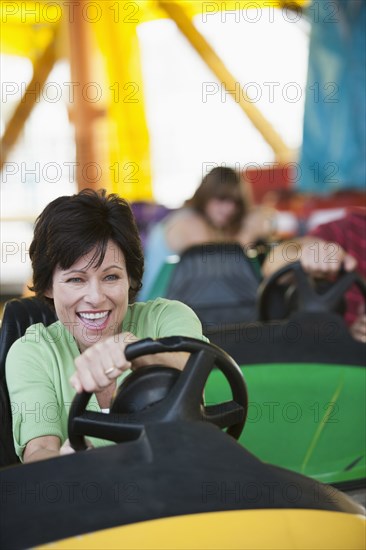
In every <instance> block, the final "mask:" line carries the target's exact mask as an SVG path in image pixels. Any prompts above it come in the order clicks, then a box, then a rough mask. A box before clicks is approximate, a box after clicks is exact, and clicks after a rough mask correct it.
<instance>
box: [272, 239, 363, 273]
mask: <svg viewBox="0 0 366 550" xmlns="http://www.w3.org/2000/svg"><path fill="white" fill-rule="evenodd" d="M296 261H300V262H301V265H302V267H303V268H304V270H305V271H306V272H307V273H309V275H312V276H313V277H320V278H321V277H328V276H332V275H336V274H337V273H338V271H339V270H340V268H341V267H342V266H343V267H344V269H345V270H346V271H353V270H354V269H356V267H357V260H356V259H355V258H354V257H353V256H351V255H350V254H347V252H346V251H345V250H344V249H343V248H342V247H341V246H340V245H339V244H338V243H331V242H327V241H324V240H323V239H320V238H318V237H302V238H299V239H293V240H291V241H284V242H282V243H280V244H279V245H278V246H276V247H274V248H273V249H272V250H271V252H270V253H269V254H268V256H267V258H266V260H265V262H264V264H263V266H262V273H263V276H264V277H269V276H270V275H272V273H275V272H276V271H278V270H279V269H280V268H281V267H283V266H284V265H287V264H289V263H293V262H296Z"/></svg>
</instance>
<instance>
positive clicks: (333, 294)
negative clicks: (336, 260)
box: [258, 262, 366, 321]
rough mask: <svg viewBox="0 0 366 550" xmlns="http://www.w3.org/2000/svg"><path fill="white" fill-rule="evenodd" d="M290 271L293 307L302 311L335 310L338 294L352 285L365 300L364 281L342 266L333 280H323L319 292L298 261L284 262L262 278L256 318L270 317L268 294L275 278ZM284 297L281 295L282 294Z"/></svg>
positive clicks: (339, 297) (271, 292) (365, 284)
mask: <svg viewBox="0 0 366 550" xmlns="http://www.w3.org/2000/svg"><path fill="white" fill-rule="evenodd" d="M289 272H292V273H293V274H294V279H295V281H294V284H295V287H296V291H297V309H298V310H299V311H302V312H313V313H314V312H316V313H320V312H332V311H336V309H337V307H338V305H339V303H340V301H341V299H342V297H343V296H344V294H345V293H346V292H347V290H348V289H349V288H350V287H351V286H352V285H353V284H355V285H357V286H358V288H359V289H360V291H361V293H362V295H363V297H364V300H365V301H366V281H365V279H364V278H363V277H361V275H359V273H357V272H355V271H351V272H346V271H344V270H342V271H341V272H340V273H339V276H338V277H337V279H336V280H335V281H334V282H329V281H327V288H326V289H325V288H324V286H323V288H322V292H321V293H320V292H317V290H316V286H315V285H314V280H313V278H312V277H311V276H310V275H308V274H307V273H306V272H305V271H304V269H303V267H302V265H301V263H300V262H294V263H291V264H287V265H285V266H284V267H282V268H281V269H279V270H278V271H276V272H275V273H273V274H272V275H271V276H270V277H268V279H266V280H265V281H263V282H262V284H261V285H260V287H259V291H258V314H259V320H260V321H270V320H272V319H274V316H273V314H271V297H272V294H273V293H274V292H275V288H276V285H277V282H278V279H279V278H280V277H282V276H283V275H285V274H286V273H289ZM283 299H284V300H285V296H284V297H283Z"/></svg>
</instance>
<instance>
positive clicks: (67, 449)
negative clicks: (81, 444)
mask: <svg viewBox="0 0 366 550" xmlns="http://www.w3.org/2000/svg"><path fill="white" fill-rule="evenodd" d="M85 443H86V447H87V450H88V451H89V450H90V449H93V448H94V447H93V445H92V443H91V441H89V439H87V438H85ZM75 452H76V451H75V449H73V448H72V447H71V445H70V441H69V440H68V439H66V441H65V443H63V445H62V447H61V448H60V455H61V456H64V455H71V454H73V453H75Z"/></svg>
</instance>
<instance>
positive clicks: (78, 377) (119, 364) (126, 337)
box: [70, 332, 137, 393]
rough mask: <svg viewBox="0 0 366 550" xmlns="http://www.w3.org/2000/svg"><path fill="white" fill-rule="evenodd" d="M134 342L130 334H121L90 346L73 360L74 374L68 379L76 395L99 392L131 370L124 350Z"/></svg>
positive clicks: (132, 335)
mask: <svg viewBox="0 0 366 550" xmlns="http://www.w3.org/2000/svg"><path fill="white" fill-rule="evenodd" d="M136 341H137V338H136V336H134V334H132V333H131V332H122V333H120V334H116V335H114V336H109V337H108V338H106V339H105V340H102V341H101V342H98V343H97V344H94V345H93V346H90V348H88V349H86V350H85V351H84V352H83V353H82V354H81V355H79V357H77V358H76V359H75V367H76V372H75V373H74V374H73V375H72V377H71V378H70V383H71V385H72V386H73V387H74V388H75V389H76V391H77V393H81V392H82V391H87V392H89V393H93V392H100V391H102V390H104V389H105V388H107V387H108V386H110V385H111V384H112V383H114V380H115V379H116V378H118V376H120V374H121V373H122V372H123V371H125V370H127V369H129V368H131V363H130V362H129V361H127V359H126V356H125V349H126V346H127V345H128V344H131V343H132V342H136Z"/></svg>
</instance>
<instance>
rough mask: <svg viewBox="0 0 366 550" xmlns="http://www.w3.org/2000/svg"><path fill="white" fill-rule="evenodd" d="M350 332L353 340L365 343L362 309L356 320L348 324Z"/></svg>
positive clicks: (364, 318)
mask: <svg viewBox="0 0 366 550" xmlns="http://www.w3.org/2000/svg"><path fill="white" fill-rule="evenodd" d="M350 332H351V334H352V336H353V338H355V340H358V341H359V342H362V343H363V344H366V314H365V312H364V311H363V312H362V313H360V314H359V315H358V317H357V319H356V321H354V323H353V324H352V325H351V326H350Z"/></svg>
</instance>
